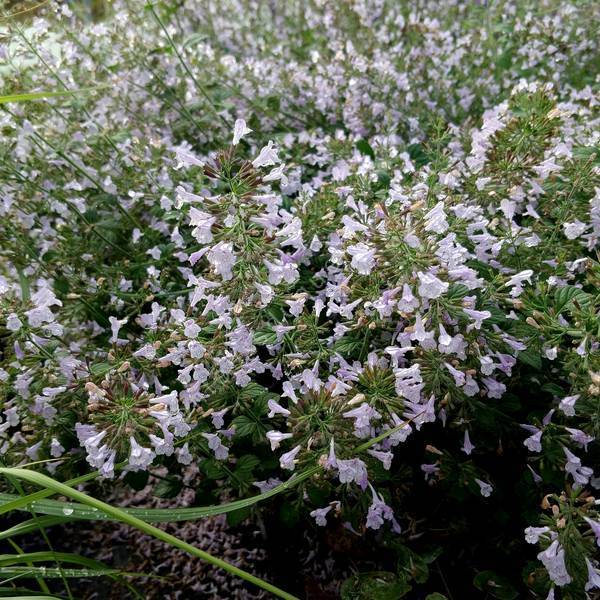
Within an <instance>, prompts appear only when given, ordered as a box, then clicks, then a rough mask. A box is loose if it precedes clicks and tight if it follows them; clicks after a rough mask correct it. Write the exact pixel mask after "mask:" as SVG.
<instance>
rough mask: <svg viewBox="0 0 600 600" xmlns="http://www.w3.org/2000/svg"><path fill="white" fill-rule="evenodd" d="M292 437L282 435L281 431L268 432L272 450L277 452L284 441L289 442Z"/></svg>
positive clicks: (285, 434)
mask: <svg viewBox="0 0 600 600" xmlns="http://www.w3.org/2000/svg"><path fill="white" fill-rule="evenodd" d="M291 437H293V434H291V433H281V431H275V430H274V429H272V430H271V431H267V439H268V440H269V442H270V443H271V450H277V448H279V444H281V442H283V440H289V439H290V438H291Z"/></svg>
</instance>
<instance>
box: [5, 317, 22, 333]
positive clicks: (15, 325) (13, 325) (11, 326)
mask: <svg viewBox="0 0 600 600" xmlns="http://www.w3.org/2000/svg"><path fill="white" fill-rule="evenodd" d="M22 326H23V323H22V322H21V319H19V317H18V316H17V315H16V314H15V313H10V314H9V315H8V317H7V318H6V329H8V330H9V331H19V329H21V327H22Z"/></svg>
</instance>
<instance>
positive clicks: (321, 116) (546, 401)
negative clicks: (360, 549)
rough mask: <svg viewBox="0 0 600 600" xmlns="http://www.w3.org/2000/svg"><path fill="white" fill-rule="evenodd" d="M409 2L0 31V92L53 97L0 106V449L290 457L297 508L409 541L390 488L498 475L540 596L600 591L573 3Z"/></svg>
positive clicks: (582, 69)
mask: <svg viewBox="0 0 600 600" xmlns="http://www.w3.org/2000/svg"><path fill="white" fill-rule="evenodd" d="M421 4H422V7H421V8H420V9H416V8H415V9H414V10H413V9H410V10H409V9H407V8H403V5H402V3H398V4H394V3H388V2H380V1H375V0H373V1H363V0H356V1H352V2H344V3H326V2H320V1H319V2H314V3H304V2H290V3H281V5H277V3H275V6H274V7H272V8H271V9H270V12H269V11H265V10H263V9H264V8H265V7H262V8H261V6H262V3H260V2H253V1H247V2H237V1H233V0H232V1H231V2H229V1H227V2H224V3H212V2H203V1H200V0H198V1H194V2H188V3H185V7H182V8H181V9H179V10H178V18H177V20H176V21H173V22H172V23H171V22H170V21H169V19H170V14H171V13H170V12H169V11H168V10H165V11H164V12H161V9H160V8H155V7H151V8H150V9H149V10H148V11H146V12H145V13H144V14H139V13H140V11H138V10H133V9H130V8H129V7H128V4H127V2H115V3H114V6H113V7H112V9H111V10H112V11H114V12H113V14H111V15H110V18H107V19H106V20H105V21H102V22H96V23H94V22H83V21H81V17H80V16H78V15H73V14H72V13H71V11H70V9H69V8H68V5H67V4H61V5H57V6H56V7H52V6H47V7H46V8H44V11H45V13H46V15H45V17H44V18H42V17H35V18H33V19H32V20H31V22H29V23H21V22H17V23H14V24H10V25H8V26H7V28H8V37H7V40H8V41H7V43H6V44H5V46H4V47H3V48H2V49H0V52H1V53H2V55H3V59H4V62H5V64H6V66H5V67H1V68H2V70H1V71H0V77H1V78H3V80H4V82H5V86H4V87H5V88H6V87H8V88H12V89H15V90H28V91H29V90H34V89H36V90H50V89H52V90H55V89H56V88H57V85H58V86H59V89H60V90H69V91H70V92H73V93H72V94H65V95H61V96H59V97H56V98H52V99H47V100H45V101H43V102H30V103H27V104H20V103H14V104H13V103H8V104H5V105H2V109H1V110H0V217H1V224H0V240H1V244H0V248H1V250H0V255H1V256H2V260H1V261H0V335H1V338H0V359H1V360H0V409H1V415H2V417H1V421H0V454H1V456H2V462H3V463H6V464H13V465H17V464H23V463H25V462H31V461H37V460H44V459H54V460H50V461H49V462H47V463H45V468H46V469H48V470H50V471H51V472H55V471H57V470H58V472H59V473H61V472H62V473H64V474H65V475H66V474H68V473H72V472H81V471H84V470H87V469H89V468H94V469H98V470H99V471H100V473H101V476H102V477H103V478H106V479H112V478H115V477H116V476H117V475H118V474H120V473H123V472H125V473H130V472H146V471H150V470H152V469H153V468H154V467H156V466H159V465H166V466H168V467H169V469H170V470H171V471H172V473H174V474H176V473H178V472H180V471H181V470H182V469H184V468H185V467H186V466H187V465H190V464H191V463H195V464H196V465H197V466H198V467H199V470H200V473H201V474H202V477H201V479H202V481H201V482H200V483H199V486H204V489H206V490H208V491H210V492H211V493H213V492H216V491H217V490H220V489H224V488H227V489H228V490H229V492H230V493H232V494H238V495H240V496H246V495H249V494H251V493H254V492H255V491H256V490H257V489H258V490H260V491H262V492H264V491H266V490H269V489H271V488H273V487H275V486H277V485H278V484H279V483H281V482H282V481H284V480H286V479H288V478H290V477H292V478H293V477H297V476H298V475H299V474H301V473H304V472H305V471H307V470H310V469H313V470H314V473H313V474H312V475H311V476H310V477H307V478H306V479H305V480H304V481H303V482H302V483H301V484H300V485H299V486H298V488H297V491H296V492H295V493H296V494H297V497H298V499H299V501H300V504H301V506H302V508H301V510H302V512H303V513H304V514H305V515H306V516H309V518H312V519H314V523H316V525H317V526H326V525H328V524H330V525H331V524H332V522H337V523H340V524H342V525H343V526H344V527H345V528H346V529H348V530H350V531H353V532H354V533H356V534H359V535H369V530H379V531H380V533H381V532H385V534H386V535H387V534H388V533H391V534H393V535H395V536H398V535H400V536H402V535H404V533H405V532H407V537H409V538H411V539H412V538H413V537H414V538H418V537H420V536H421V535H424V534H425V533H426V531H427V526H424V525H423V519H425V520H427V519H428V518H429V515H428V514H427V513H425V514H423V513H421V512H420V511H421V510H423V509H424V508H425V506H424V507H420V506H414V505H413V504H411V502H410V501H408V500H407V498H408V497H409V496H410V494H411V489H412V487H414V488H420V487H424V488H425V491H424V492H421V493H423V494H424V495H426V496H427V495H429V496H434V495H438V496H439V495H440V494H442V495H445V496H446V497H448V498H449V499H452V498H454V499H458V500H459V501H460V502H463V501H466V499H469V501H471V500H473V501H474V502H475V501H477V502H478V503H483V505H484V506H485V505H486V503H493V502H496V500H495V498H494V497H495V496H499V500H498V502H503V503H504V504H506V503H512V504H514V505H516V504H518V503H523V507H522V508H523V512H522V513H521V512H520V509H519V510H516V512H517V513H518V514H519V518H522V517H523V514H526V515H527V518H530V519H538V520H539V521H540V523H542V525H541V526H539V527H538V525H540V523H538V522H535V523H533V522H530V523H528V524H527V523H524V524H523V525H524V526H527V530H526V536H525V539H519V540H518V541H517V542H516V543H522V542H524V541H526V542H527V543H529V544H539V545H540V549H539V554H537V558H538V559H539V561H540V562H539V563H538V564H539V566H540V567H542V566H543V567H544V569H537V570H534V571H531V573H530V577H529V582H528V584H529V585H530V587H531V590H532V593H535V594H536V595H537V596H536V597H540V598H546V597H547V598H554V597H555V596H554V594H555V593H556V592H555V590H558V589H559V588H561V589H563V590H567V591H566V592H565V593H571V594H577V593H579V592H581V590H592V589H596V588H600V571H599V570H598V569H599V567H598V558H597V556H598V554H597V546H600V513H599V511H598V501H597V500H596V499H595V498H594V494H595V493H597V490H598V489H599V488H600V479H598V473H597V472H595V471H594V463H595V464H596V465H597V464H598V463H597V459H598V454H597V453H598V446H597V442H596V439H597V438H598V436H599V435H600V341H599V329H598V322H599V320H598V319H599V313H600V296H599V295H598V286H599V285H600V265H599V263H598V254H597V253H598V248H599V240H600V151H599V150H598V142H599V139H600V134H599V131H600V128H599V125H600V112H599V109H598V107H599V102H598V79H597V75H596V76H595V77H596V78H594V71H593V65H594V60H595V59H597V55H595V50H596V48H595V46H596V41H595V35H594V27H593V23H592V22H590V20H589V19H588V18H587V17H586V14H585V10H579V9H578V8H577V7H576V4H575V3H573V4H571V3H560V4H559V3H554V2H551V1H549V0H548V1H545V2H541V3H537V2H536V3H531V4H530V3H519V2H515V3H511V2H501V3H500V5H499V6H498V7H494V8H493V9H492V8H489V10H490V11H497V12H496V13H494V14H493V22H494V23H495V25H494V27H495V29H490V28H489V27H488V25H487V23H488V22H489V19H488V18H487V17H486V18H481V13H480V12H478V11H479V10H483V9H484V8H485V9H486V10H488V8H487V7H478V6H476V5H473V6H468V4H469V3H460V2H454V1H452V0H448V1H444V2H433V1H431V2H424V3H421ZM259 5H260V6H259ZM44 11H42V12H44ZM538 11H539V12H538ZM250 15H254V16H256V20H255V19H254V16H253V18H252V19H251V18H250ZM259 16H260V18H259ZM216 32H218V33H216ZM596 64H597V63H596ZM467 66H469V68H467ZM594 457H595V458H594ZM503 461H504V462H503ZM506 469H512V470H514V472H512V473H511V474H510V477H509V480H507V478H506ZM515 480H518V481H519V485H520V486H522V487H526V488H527V489H528V492H527V494H522V497H521V496H519V498H518V499H516V494H517V492H516V491H515V488H513V486H514V484H515ZM291 481H293V479H292V480H291ZM436 490H437V491H436ZM540 502H542V511H541V513H540V514H539V517H536V516H535V515H536V511H537V507H538V506H539V504H540ZM492 506H493V504H490V505H489V508H487V509H485V510H487V511H489V512H490V513H492V512H494V509H493V508H492ZM436 510H437V509H436ZM502 528H503V526H499V530H500V529H502ZM433 529H434V528H433V527H432V530H433ZM522 529H523V527H522V528H521V531H522ZM499 535H501V534H499ZM594 536H595V537H594ZM596 541H597V542H598V543H597V544H596ZM511 543H512V542H511ZM527 548H528V547H527V546H526V550H525V551H524V552H527V551H528V550H527ZM532 556H533V557H535V553H534V554H533V555H532ZM518 570H519V569H517V571H518ZM513 575H514V574H513ZM517 578H518V573H517ZM569 590H570V591H569ZM507 597H508V596H507ZM564 597H573V598H575V597H579V596H576V595H572V596H564Z"/></svg>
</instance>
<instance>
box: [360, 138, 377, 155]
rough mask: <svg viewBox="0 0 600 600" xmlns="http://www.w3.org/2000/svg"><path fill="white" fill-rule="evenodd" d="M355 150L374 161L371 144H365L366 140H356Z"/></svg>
mask: <svg viewBox="0 0 600 600" xmlns="http://www.w3.org/2000/svg"><path fill="white" fill-rule="evenodd" d="M356 149H357V150H359V151H360V152H361V153H362V154H366V155H367V156H370V157H371V158H372V159H373V160H375V151H374V150H373V148H371V144H369V142H367V140H358V142H356Z"/></svg>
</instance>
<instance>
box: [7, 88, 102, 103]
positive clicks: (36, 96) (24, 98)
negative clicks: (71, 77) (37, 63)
mask: <svg viewBox="0 0 600 600" xmlns="http://www.w3.org/2000/svg"><path fill="white" fill-rule="evenodd" d="M107 87H109V86H108V85H98V86H95V87H89V88H80V89H78V90H60V91H55V92H28V93H25V94H8V95H7V96H0V104H7V103H8V102H29V101H31V100H44V99H45V98H56V97H59V96H73V95H75V94H85V93H88V92H94V91H96V90H101V89H103V88H107Z"/></svg>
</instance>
